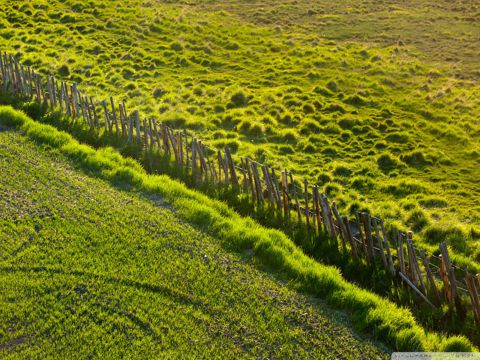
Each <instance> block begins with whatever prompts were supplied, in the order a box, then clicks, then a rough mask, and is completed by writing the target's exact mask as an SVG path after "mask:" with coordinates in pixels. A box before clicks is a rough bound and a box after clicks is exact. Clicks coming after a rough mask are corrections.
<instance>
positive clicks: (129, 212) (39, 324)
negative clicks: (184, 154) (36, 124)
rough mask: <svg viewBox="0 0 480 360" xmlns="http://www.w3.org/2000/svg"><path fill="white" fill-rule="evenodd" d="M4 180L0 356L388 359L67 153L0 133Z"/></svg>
mask: <svg viewBox="0 0 480 360" xmlns="http://www.w3.org/2000/svg"><path fill="white" fill-rule="evenodd" d="M0 114H1V115H0V116H1V118H0V123H1V124H3V123H4V121H5V117H6V116H12V112H10V111H7V112H6V111H5V109H4V108H1V109H0ZM6 114H7V115H6ZM16 116H19V115H16ZM57 136H58V134H57ZM64 138H65V137H63V139H64ZM44 139H45V138H44ZM70 146H72V144H70ZM0 173H1V174H2V176H1V178H0V239H1V242H0V284H1V285H0V324H1V325H0V357H1V358H2V359H10V358H23V359H25V358H39V357H41V358H97V357H101V356H107V358H120V357H124V358H185V356H187V357H189V358H199V357H200V358H203V357H207V358H265V357H270V358H272V357H278V358H286V357H288V358H302V359H305V358H332V359H334V358H339V356H340V357H341V358H344V359H359V358H364V359H373V358H378V359H381V358H386V356H387V354H386V352H387V351H388V350H387V348H386V347H384V346H382V345H380V344H379V343H373V342H372V340H368V337H365V335H364V336H363V337H362V338H361V337H360V336H359V335H358V333H357V332H355V331H354V330H352V326H351V324H350V323H349V320H348V318H346V317H345V315H344V314H342V313H340V312H338V311H334V310H332V309H331V308H330V307H329V306H327V305H326V304H325V303H324V302H320V301H318V300H316V299H313V298H311V297H308V296H304V295H299V294H298V293H297V292H296V291H295V290H294V289H292V288H290V287H288V286H287V285H286V284H285V282H283V281H281V280H280V279H278V277H276V276H273V275H271V274H269V273H266V272H262V271H259V269H258V266H257V265H256V264H255V258H254V257H253V256H252V254H251V253H250V252H246V251H245V252H237V253H235V252H232V251H227V250H226V249H225V248H224V247H223V246H222V245H221V242H220V241H219V240H218V239H217V238H216V237H215V236H214V234H212V233H211V232H210V231H208V229H206V230H202V229H201V228H199V227H197V226H193V225H192V224H190V223H189V222H187V221H185V219H184V218H182V216H181V215H180V213H179V212H178V211H177V209H176V208H174V207H172V206H171V204H168V203H166V202H165V201H164V199H163V198H161V197H159V196H158V195H156V196H153V195H151V194H150V195H149V194H147V193H144V192H141V191H138V190H137V191H132V190H129V189H128V185H126V184H123V185H119V186H113V185H112V184H110V183H109V182H108V181H105V180H101V179H98V178H95V177H92V176H88V175H86V174H85V172H84V171H82V169H81V168H79V163H78V162H77V163H75V162H72V160H71V158H69V157H67V156H66V155H65V154H64V153H62V151H61V150H59V149H58V147H56V146H51V145H46V144H45V143H42V142H41V141H39V139H38V138H37V139H36V141H32V139H29V138H28V137H26V136H23V135H22V134H21V133H20V132H18V131H14V129H13V128H10V127H4V126H2V127H0ZM19 184H22V186H18V185H19ZM319 328H321V331H318V329H319Z"/></svg>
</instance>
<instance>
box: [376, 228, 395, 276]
mask: <svg viewBox="0 0 480 360" xmlns="http://www.w3.org/2000/svg"><path fill="white" fill-rule="evenodd" d="M380 227H381V228H382V236H383V243H384V245H385V249H386V250H387V260H388V266H389V267H390V272H391V273H392V275H393V276H395V266H394V265H393V258H392V254H391V252H390V245H389V244H388V238H387V232H386V231H385V226H384V224H383V220H381V221H380Z"/></svg>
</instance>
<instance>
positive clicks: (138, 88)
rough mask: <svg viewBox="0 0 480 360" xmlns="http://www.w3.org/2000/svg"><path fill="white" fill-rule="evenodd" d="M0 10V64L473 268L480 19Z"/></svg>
mask: <svg viewBox="0 0 480 360" xmlns="http://www.w3.org/2000/svg"><path fill="white" fill-rule="evenodd" d="M3 3H4V4H5V6H3V7H2V9H0V15H1V16H0V19H2V20H0V48H2V49H3V50H8V51H10V52H13V53H14V54H15V55H16V56H17V57H18V58H19V59H20V60H21V61H22V62H24V63H27V64H31V65H32V66H33V67H34V68H36V69H38V70H40V71H42V72H44V73H47V72H49V73H54V74H56V75H57V76H60V77H62V78H66V79H70V80H73V81H77V82H79V83H81V86H82V88H85V89H87V92H89V93H91V94H95V95H96V96H97V97H98V98H102V97H105V96H106V95H108V94H113V95H115V96H116V98H117V100H121V99H124V100H126V102H127V108H128V109H130V110H133V109H134V108H136V107H138V108H139V109H141V110H142V111H143V112H144V113H146V114H153V115H155V116H157V117H158V118H159V119H161V120H162V121H166V122H169V123H171V124H173V125H174V126H178V127H183V126H187V127H188V128H191V129H193V130H194V132H195V133H196V134H198V136H199V137H201V138H203V139H207V140H209V141H208V144H210V145H212V146H219V147H220V146H224V145H226V144H228V145H230V147H231V148H232V149H233V150H234V151H236V152H237V155H249V156H252V157H254V158H255V159H257V160H259V161H263V162H266V163H268V164H269V165H273V166H275V167H276V168H284V167H288V168H289V169H292V170H293V171H294V172H296V173H298V174H302V175H303V176H305V177H308V178H309V179H310V180H311V181H315V182H317V183H319V184H321V185H322V186H323V189H322V190H323V191H325V192H326V193H327V194H328V195H329V196H330V198H332V199H335V200H336V201H337V204H339V206H340V208H341V211H342V212H343V213H345V212H348V211H352V210H354V209H365V210H370V211H372V212H373V213H375V214H376V215H380V216H382V217H383V218H384V219H386V220H387V221H388V222H389V223H394V224H397V225H398V226H400V227H403V228H404V229H406V228H409V229H413V230H414V231H415V233H416V235H415V239H416V242H417V243H418V242H420V241H421V242H422V246H423V247H424V248H427V249H428V250H429V251H430V252H433V251H436V250H437V249H438V246H437V244H438V243H439V242H440V241H447V242H448V243H449V244H450V245H451V246H452V248H453V249H454V251H455V252H456V253H458V254H460V255H461V256H463V257H464V258H460V257H459V258H458V263H459V264H461V265H462V266H464V265H466V264H470V265H471V266H472V267H473V265H472V264H473V262H478V260H480V245H479V244H480V242H479V241H478V239H479V238H480V230H479V224H480V207H479V205H478V201H477V200H478V196H479V194H480V185H479V184H480V182H479V181H478V167H479V166H480V151H479V148H480V144H479V131H480V126H479V120H478V119H479V118H480V102H479V99H478V96H476V94H478V92H479V91H480V88H479V85H478V81H477V80H476V75H475V71H476V67H475V66H473V65H472V64H473V63H475V60H476V59H478V49H477V50H475V48H472V42H473V41H474V40H475V39H476V38H478V32H477V31H476V30H478V27H476V26H474V25H475V24H476V22H475V21H472V19H476V18H478V7H477V8H475V6H474V5H472V4H471V5H466V4H464V5H462V6H456V5H455V4H453V3H452V4H449V3H447V2H443V1H442V2H440V3H439V2H438V1H430V0H428V1H426V0H424V1H421V2H408V4H403V3H402V4H399V3H398V1H389V2H361V3H357V2H355V4H353V3H351V2H346V3H343V2H342V3H341V4H340V3H337V2H326V1H322V2H318V4H317V3H316V5H315V6H313V7H312V6H310V3H311V2H306V1H303V0H302V1H295V2H292V1H288V0H284V1H276V2H273V3H272V2H267V1H261V2H260V3H258V2H256V5H254V4H251V3H250V2H247V1H244V0H238V1H235V2H233V3H232V2H226V1H208V2H203V1H202V2H201V4H200V2H189V4H191V5H186V4H183V3H181V2H180V3H179V2H177V1H175V2H162V1H138V0H128V1H111V2H109V3H108V5H107V4H106V3H105V2H101V1H94V0H92V1H89V2H84V1H72V0H65V1H39V0H37V1H33V2H32V1H28V2H27V1H4V2H3ZM330 3H332V4H330ZM413 3H415V4H413ZM192 4H193V5H192ZM195 4H197V5H195ZM217 10H218V11H217ZM425 21H428V22H429V23H428V26H426V25H425V27H422V26H423V24H424V23H425ZM419 24H422V26H420V25H419ZM425 28H428V29H425ZM422 29H425V30H422ZM399 37H400V38H401V40H402V41H403V43H404V44H403V45H402V44H401V43H400V44H397V39H398V38H399ZM434 40H435V41H434ZM405 44H406V45H405ZM437 53H442V54H444V55H442V56H436V55H435V54H437ZM448 54H451V56H450V58H452V59H454V60H455V61H457V60H458V61H457V62H456V64H457V65H458V66H457V68H456V69H454V68H452V67H451V66H450V65H451V62H452V61H453V60H451V59H450V60H448V59H447V58H449V55H448ZM477 64H478V62H477ZM449 66H450V68H449ZM452 69H453V70H452ZM459 72H460V73H461V74H464V75H465V76H463V77H464V78H465V79H462V78H460V77H458V76H457V77H454V76H456V75H458V74H457V73H459Z"/></svg>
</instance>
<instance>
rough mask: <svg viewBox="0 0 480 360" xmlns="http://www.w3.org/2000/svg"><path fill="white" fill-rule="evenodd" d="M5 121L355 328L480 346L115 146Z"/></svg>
mask: <svg viewBox="0 0 480 360" xmlns="http://www.w3.org/2000/svg"><path fill="white" fill-rule="evenodd" d="M0 121H1V122H2V123H3V124H4V125H7V126H14V127H17V128H20V129H21V130H22V131H23V132H25V133H26V135H28V137H30V138H31V139H34V140H35V141H37V142H38V143H40V144H43V145H45V146H48V147H52V148H54V149H55V151H56V152H58V153H60V154H63V155H65V156H67V157H68V158H70V159H71V160H74V161H75V163H76V164H77V166H79V167H80V168H82V169H83V170H84V171H87V172H88V173H89V174H92V175H95V176H97V177H100V178H102V179H104V180H107V181H109V182H111V183H112V184H115V185H117V186H123V187H125V186H126V187H128V188H130V189H136V190H140V191H143V192H147V193H150V194H151V195H154V196H158V195H160V196H161V197H162V199H164V200H165V202H166V203H168V204H171V205H172V206H173V207H174V208H175V210H176V211H177V212H176V213H177V214H178V215H179V216H181V217H183V218H184V219H187V220H188V221H189V222H191V223H193V224H196V225H197V226H199V227H202V228H204V229H210V230H211V231H212V232H213V233H214V234H215V235H216V237H217V240H218V241H219V243H220V244H222V246H223V247H225V248H227V249H229V250H236V251H247V252H248V253H249V254H252V255H253V256H254V259H256V261H258V262H259V263H260V264H262V265H265V266H268V268H270V269H272V270H274V271H275V272H276V273H277V274H281V275H282V276H284V277H286V278H287V279H291V280H293V283H292V284H294V285H295V286H296V287H298V289H300V290H303V291H308V292H310V293H313V294H315V295H318V296H320V297H323V298H326V299H327V301H328V302H329V303H330V304H332V305H334V306H335V307H337V308H340V309H344V310H348V311H349V312H350V313H351V314H352V315H353V317H352V322H353V324H354V325H355V326H356V327H357V328H359V329H362V330H364V331H374V332H375V334H376V336H378V337H379V338H380V339H383V340H385V341H386V342H387V343H388V344H390V345H391V346H392V347H394V348H396V349H399V350H407V349H408V350H414V349H416V350H443V351H447V350H450V351H455V350H456V351H458V350H463V351H471V350H474V349H475V348H474V347H473V346H472V345H471V344H470V343H469V341H468V340H466V339H465V338H464V337H462V336H453V337H450V338H447V337H444V336H442V335H439V334H437V333H433V332H429V333H427V332H426V331H425V330H424V329H423V328H422V327H421V326H419V325H418V324H417V323H416V322H415V320H414V318H413V316H412V314H411V313H410V312H409V311H408V310H406V309H400V308H398V307H397V306H395V305H394V304H393V303H391V302H389V301H387V300H385V299H382V298H380V297H379V296H377V295H374V294H372V293H369V292H367V291H365V290H361V289H359V288H358V287H356V286H354V285H352V284H349V283H348V282H346V281H345V280H344V279H343V278H342V276H341V275H340V273H339V271H338V270H337V269H336V268H334V267H330V266H325V265H322V264H319V263H317V262H315V261H313V260H312V259H310V258H308V257H306V256H305V255H304V254H303V253H302V252H301V251H300V250H299V249H298V248H297V247H295V245H294V244H293V243H292V241H291V240H290V239H289V238H287V237H286V236H285V234H283V233H282V232H280V231H277V230H272V229H266V228H264V227H262V226H260V225H258V224H257V223H255V222H254V221H252V220H251V219H248V218H242V217H240V216H239V215H238V214H236V213H234V212H233V211H232V210H231V209H229V208H228V207H227V206H226V205H225V204H223V203H220V202H218V201H215V200H212V199H209V198H208V197H206V196H205V195H202V194H200V193H197V192H195V191H192V190H188V189H187V188H185V186H184V185H182V184H180V183H178V182H175V181H173V180H171V179H170V178H168V177H167V176H158V175H148V174H146V173H145V171H144V170H143V169H142V168H141V167H140V166H139V164H138V163H136V162H135V161H133V160H131V159H130V160H129V159H124V158H122V157H121V156H120V155H119V154H118V153H116V152H115V151H114V150H113V149H111V148H105V149H99V150H93V149H92V148H90V147H88V146H86V145H81V144H79V143H78V142H77V141H76V140H74V139H73V138H72V137H71V136H70V135H68V134H66V133H63V132H60V131H58V130H57V129H55V128H53V127H52V126H49V125H43V124H40V123H37V122H35V121H33V120H31V119H29V118H28V117H26V116H25V115H24V114H23V113H21V112H19V111H16V110H14V109H13V108H11V107H2V108H1V109H0ZM128 271H132V269H129V270H128Z"/></svg>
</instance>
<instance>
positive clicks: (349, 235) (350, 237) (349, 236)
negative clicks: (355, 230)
mask: <svg viewBox="0 0 480 360" xmlns="http://www.w3.org/2000/svg"><path fill="white" fill-rule="evenodd" d="M342 222H343V224H344V225H345V230H346V234H347V239H348V242H349V243H350V247H351V248H352V254H353V256H354V257H355V258H358V252H357V246H356V245H355V239H354V238H353V235H352V230H351V229H350V222H349V221H348V218H347V217H346V216H344V217H342Z"/></svg>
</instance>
